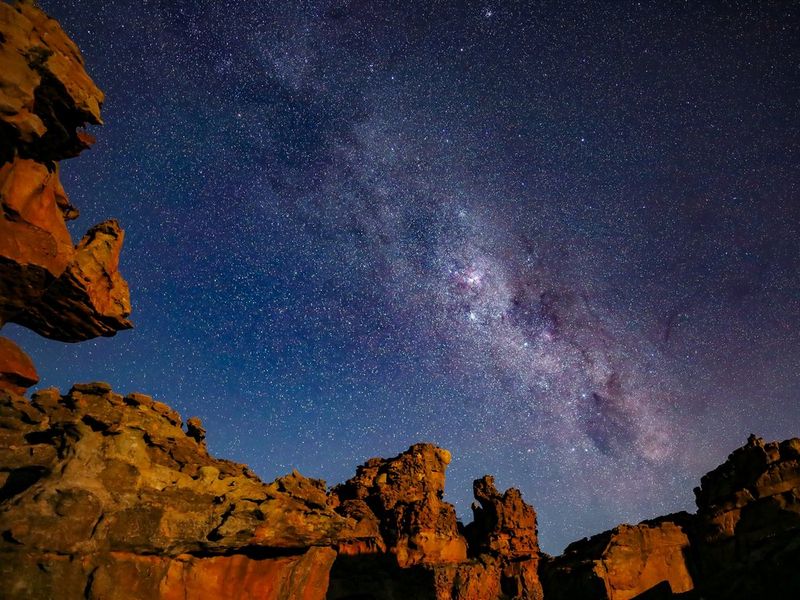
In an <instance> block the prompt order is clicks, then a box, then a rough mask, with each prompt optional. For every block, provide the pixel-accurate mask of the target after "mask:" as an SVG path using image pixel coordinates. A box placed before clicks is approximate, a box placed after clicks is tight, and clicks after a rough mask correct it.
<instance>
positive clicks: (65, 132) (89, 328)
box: [0, 2, 131, 389]
mask: <svg viewBox="0 0 800 600" xmlns="http://www.w3.org/2000/svg"><path fill="white" fill-rule="evenodd" d="M102 103H103V93H102V92H101V91H100V90H99V89H97V87H96V86H95V84H94V83H93V82H92V80H91V79H90V78H89V76H88V75H87V73H86V71H85V69H84V64H83V58H82V57H81V54H80V52H79V51H78V48H77V47H76V46H75V44H74V43H73V42H72V41H71V40H70V39H69V38H68V37H67V36H66V34H65V33H64V31H63V30H62V29H61V27H60V26H59V25H58V23H57V22H56V21H54V20H53V19H50V18H49V17H47V15H45V14H44V13H43V12H42V11H41V10H39V9H38V8H36V7H34V6H33V5H32V4H30V3H23V2H19V3H14V4H7V3H5V2H2V3H0V327H2V326H3V325H4V324H6V323H19V324H21V325H24V326H25V327H28V328H30V329H32V330H33V331H35V332H37V333H39V334H40V335H43V336H45V337H48V338H52V339H56V340H61V341H66V342H76V341H81V340H87V339H91V338H93V337H97V336H101V335H103V336H107V335H113V334H114V333H116V332H117V331H119V330H122V329H127V328H129V327H131V323H130V321H129V320H128V315H129V314H130V310H131V309H130V297H129V292H128V286H127V284H126V283H125V281H124V280H123V279H122V277H121V275H120V274H119V272H118V263H119V252H120V249H121V247H122V241H123V238H124V234H123V232H122V230H121V228H120V227H119V225H118V224H117V223H116V222H115V221H106V222H104V223H100V224H98V225H95V226H94V227H92V228H91V229H90V230H89V231H88V232H87V234H86V235H85V236H84V237H83V239H82V240H81V241H80V242H79V243H78V245H77V246H75V245H74V244H73V242H72V239H71V237H70V234H69V231H68V230H67V225H66V222H67V221H69V220H71V219H75V218H77V216H78V210H77V209H76V208H75V207H74V206H73V205H72V204H71V203H70V201H69V199H68V197H67V194H66V193H65V191H64V188H63V187H62V185H61V182H60V180H59V165H58V161H59V160H62V159H65V158H70V157H73V156H76V155H77V154H78V153H79V152H81V151H82V150H84V149H86V148H88V147H89V146H91V144H92V142H93V138H92V136H90V135H89V134H87V133H86V132H84V131H83V130H82V127H83V126H84V125H97V124H100V123H101V119H100V106H101V105H102ZM20 353H22V350H20V349H19V348H16V347H14V348H13V349H12V345H11V342H10V341H8V340H6V341H5V342H3V346H2V347H0V373H2V374H3V375H2V376H0V385H4V382H5V381H10V380H13V381H15V382H16V383H14V384H13V385H12V387H11V388H10V389H18V388H19V386H21V385H22V386H27V385H31V383H35V380H36V377H35V371H34V372H33V373H31V371H30V369H28V370H27V371H25V372H21V371H20V369H21V368H23V367H21V366H20V365H21V363H20V361H19V358H18V356H19V355H20ZM23 370H24V368H23ZM31 375H33V377H31Z"/></svg>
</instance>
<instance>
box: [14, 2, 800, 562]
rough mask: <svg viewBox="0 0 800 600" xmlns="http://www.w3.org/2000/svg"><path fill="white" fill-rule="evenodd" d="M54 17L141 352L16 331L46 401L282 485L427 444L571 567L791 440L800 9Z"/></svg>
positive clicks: (289, 9)
mask: <svg viewBox="0 0 800 600" xmlns="http://www.w3.org/2000/svg"><path fill="white" fill-rule="evenodd" d="M765 4H766V3H765ZM42 5H43V7H44V8H45V9H46V10H48V11H49V12H50V13H51V14H53V16H55V17H56V18H58V19H59V20H60V21H61V22H62V24H63V25H64V27H65V28H66V29H67V31H68V32H69V33H70V35H72V36H73V37H74V39H75V40H76V41H77V43H78V45H79V46H80V47H81V49H82V50H83V52H84V54H85V56H86V60H87V65H88V71H89V72H90V74H92V76H93V77H94V78H95V79H96V80H97V82H98V84H99V85H100V86H101V87H102V88H103V89H104V90H105V91H106V93H107V96H108V99H107V103H106V106H105V107H104V119H105V121H106V123H107V124H106V126H105V127H103V128H102V129H99V130H98V131H97V132H96V133H97V135H98V137H99V143H98V144H97V146H96V147H95V148H93V149H92V150H91V151H89V152H87V153H85V154H84V155H83V156H82V157H80V158H78V159H75V160H73V161H69V162H68V163H67V164H65V165H64V179H65V186H66V188H67V190H68V191H70V192H71V197H72V201H73V202H74V203H75V204H76V205H77V206H79V207H80V209H81V215H82V216H81V219H79V220H78V221H77V223H76V224H75V226H76V227H77V228H84V229H85V228H86V227H87V226H88V225H89V224H90V223H93V222H96V221H99V220H101V219H103V218H105V217H107V216H115V217H118V218H119V219H120V221H121V222H122V224H123V226H124V227H125V228H126V231H127V237H126V247H125V250H124V253H123V273H124V274H125V276H126V278H127V279H128V280H129V282H130V284H131V289H132V294H133V304H134V314H133V319H134V322H135V324H136V329H135V330H134V331H132V332H124V333H121V334H119V335H118V336H116V337H115V338H113V339H109V340H99V341H95V342H89V343H86V344H82V345H76V346H63V345H58V344H53V343H49V342H47V341H45V340H40V339H36V338H35V337H34V336H33V335H32V334H30V333H26V332H24V331H22V330H20V329H15V328H11V327H10V328H7V329H6V330H4V333H5V331H8V330H9V329H10V330H11V332H10V335H13V337H15V338H17V339H18V340H21V341H22V343H23V345H24V346H25V347H26V348H27V349H28V350H29V351H30V353H31V354H32V356H33V357H34V359H35V361H36V363H37V365H38V367H39V370H40V374H41V375H42V383H43V385H45V386H49V385H57V386H60V387H62V388H67V387H68V386H69V385H70V384H71V383H72V382H74V381H81V380H96V379H102V380H107V381H110V382H111V383H112V384H113V385H114V386H115V388H117V389H118V390H120V391H123V392H127V391H133V390H137V391H144V392H148V393H151V394H153V395H154V396H156V397H157V398H159V399H163V400H165V401H168V402H170V403H171V404H173V405H174V406H176V407H177V408H178V409H179V410H180V411H181V412H182V413H183V414H184V415H185V416H191V415H199V416H200V417H201V418H202V419H203V420H204V422H205V425H206V427H207V429H208V431H209V445H210V447H211V449H212V451H214V452H215V453H217V454H219V455H223V456H226V457H229V458H233V459H236V460H240V461H244V462H247V463H249V464H250V465H251V466H253V467H254V469H255V470H256V471H257V472H259V474H261V475H262V476H263V477H264V478H267V479H269V478H272V477H274V476H277V475H279V474H282V473H284V472H286V471H288V470H290V469H292V468H297V469H299V470H300V471H301V472H303V473H304V474H306V475H309V476H315V477H323V478H326V479H327V480H328V481H329V482H330V483H334V482H338V481H342V480H344V479H346V478H347V477H349V476H350V475H351V474H352V472H353V469H354V467H355V465H357V464H359V463H361V462H363V460H364V459H366V458H368V457H370V456H375V455H384V456H390V455H394V454H396V453H397V452H399V451H401V450H403V449H405V448H406V447H407V446H408V445H410V444H411V443H414V442H417V441H432V442H435V443H437V444H439V445H442V446H444V447H447V448H449V449H450V450H451V451H452V452H453V455H454V461H453V463H452V465H451V467H450V470H449V472H448V488H447V496H448V499H449V500H451V501H452V502H454V503H455V504H456V506H457V509H458V511H459V515H460V516H461V517H462V518H464V519H469V518H470V514H469V504H470V498H471V481H472V479H474V478H476V477H479V476H481V475H483V474H484V473H487V472H488V473H493V474H495V475H496V476H497V478H498V483H499V484H500V485H502V486H515V487H519V488H520V489H521V490H522V492H523V495H524V497H525V498H526V499H527V500H528V501H530V502H531V503H532V504H534V506H535V507H536V509H537V511H538V512H539V518H540V531H541V539H542V543H543V547H544V548H545V549H546V550H548V551H553V552H556V551H559V550H560V549H561V548H562V547H563V546H564V545H565V544H566V543H567V542H569V541H571V540H574V539H577V538H580V537H582V536H584V535H588V534H591V533H593V532H597V531H600V530H602V529H604V528H608V527H611V526H613V525H615V524H617V523H618V522H621V521H637V520H640V519H643V518H648V517H652V516H654V515H657V514H663V513H665V512H669V511H673V510H679V509H691V506H692V500H693V499H692V494H691V490H692V487H693V486H694V485H696V484H697V482H698V480H699V477H700V475H701V474H702V473H704V472H705V471H707V470H709V469H710V468H712V467H713V466H715V465H716V464H718V463H719V462H720V461H721V460H723V459H724V457H725V455H726V454H727V453H728V452H729V451H730V450H732V449H733V448H735V447H736V446H738V445H740V444H741V443H743V442H744V440H745V438H746V436H747V434H748V433H750V432H751V431H754V432H756V433H758V434H760V435H763V436H765V437H768V438H783V437H788V436H791V435H798V434H800V401H798V400H800V397H799V396H800V376H798V373H800V352H798V348H800V274H798V261H799V260H800V241H798V240H800V198H798V173H800V168H799V167H800V161H798V149H799V148H798V146H799V144H798V140H800V131H799V129H800V119H799V118H798V104H797V98H798V97H800V74H799V73H798V65H800V48H799V47H798V42H797V40H798V39H800V27H799V26H798V23H799V22H800V19H798V5H797V4H796V3H773V4H769V5H768V6H766V5H765V6H761V7H759V6H757V3H752V2H750V3H742V4H741V5H733V4H731V5H726V6H725V7H720V8H709V7H703V6H681V7H679V6H678V5H677V4H676V3H673V4H670V5H669V6H666V5H665V4H664V3H657V2H635V3H613V7H612V4H609V3H605V2H601V3H592V2H590V3H573V4H570V5H569V6H567V5H565V3H563V2H558V3H546V2H545V3H539V2H537V3H529V4H528V3H486V2H484V3H458V4H455V3H453V4H450V3H437V2H432V3H415V2H388V3H383V2H323V1H320V2H280V3H268V2H250V1H244V0H241V1H236V2H211V1H208V2H202V1H197V2H191V1H188V0H187V1H173V2H166V1H164V2H161V1H143V2H140V1H136V2H134V1H132V0H131V1H130V2H126V1H122V0H115V1H104V2H99V1H97V2H95V1H90V0H87V1H85V2H80V3H74V2H62V1H60V0H48V1H42ZM75 232H76V233H77V229H76V230H75Z"/></svg>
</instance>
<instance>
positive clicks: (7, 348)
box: [0, 336, 39, 394]
mask: <svg viewBox="0 0 800 600" xmlns="http://www.w3.org/2000/svg"><path fill="white" fill-rule="evenodd" d="M38 382H39V375H38V374H37V373H36V368H35V367H34V366H33V362H32V361H31V359H30V358H29V357H28V355H27V354H25V353H24V352H23V351H22V350H21V349H20V347H19V346H17V345H16V344H15V343H14V342H12V341H11V340H9V339H8V338H4V337H3V336H0V390H8V391H9V392H14V393H15V394H22V393H23V392H24V391H25V390H26V389H28V388H29V387H31V386H32V385H35V384H36V383H38Z"/></svg>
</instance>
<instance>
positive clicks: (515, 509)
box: [328, 444, 542, 600]
mask: <svg viewBox="0 0 800 600" xmlns="http://www.w3.org/2000/svg"><path fill="white" fill-rule="evenodd" d="M449 462H450V453H449V452H447V451H446V450H443V449H441V448H437V447H436V446H433V445H431V444H416V445H414V446H411V448H409V449H408V450H407V451H406V452H403V453H402V454H400V455H398V456H396V457H394V458H390V459H380V458H373V459H370V460H369V461H367V462H366V463H365V464H364V465H362V466H360V467H358V469H357V472H356V476H355V477H353V478H352V479H350V480H349V481H347V482H346V483H344V484H342V485H340V486H337V487H335V488H334V489H333V490H332V494H331V496H332V504H333V506H335V507H336V510H337V511H338V512H339V513H340V514H342V515H345V516H348V517H350V518H351V519H353V520H354V521H355V522H356V525H355V528H354V531H356V532H358V535H357V537H355V538H351V539H342V540H341V541H340V543H339V551H340V558H339V559H337V562H336V563H335V564H334V569H333V571H332V573H331V590H330V592H329V596H328V597H329V598H331V599H333V600H335V599H338V598H350V597H353V595H355V594H359V593H364V591H365V590H367V591H368V593H369V594H370V595H369V597H370V598H375V599H383V598H386V599H389V598H406V597H408V598H435V599H436V600H482V599H492V598H497V599H499V598H517V599H520V600H521V599H530V600H536V599H539V598H541V597H542V592H541V586H540V584H539V576H538V569H537V566H538V560H539V546H538V541H537V537H536V513H535V512H534V510H533V509H532V508H531V507H530V506H528V505H527V504H525V503H524V502H523V501H522V497H521V495H520V493H519V491H518V490H513V489H512V490H508V491H507V492H506V493H505V494H502V495H501V494H500V493H498V492H497V490H496V489H495V487H494V482H493V479H492V478H491V477H489V476H486V477H484V478H482V479H479V480H477V481H475V484H474V492H475V497H476V500H477V501H478V502H479V503H480V505H479V506H477V507H476V508H475V514H476V522H475V523H473V524H472V525H470V526H468V527H467V528H466V529H465V528H464V527H463V526H462V525H461V524H460V523H459V522H458V520H457V518H456V514H455V509H454V508H453V506H452V505H450V504H448V503H446V502H444V501H443V499H442V498H443V496H444V482H445V469H446V467H447V465H448V464H449ZM468 540H469V541H468Z"/></svg>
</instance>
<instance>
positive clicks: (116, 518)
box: [0, 383, 349, 598]
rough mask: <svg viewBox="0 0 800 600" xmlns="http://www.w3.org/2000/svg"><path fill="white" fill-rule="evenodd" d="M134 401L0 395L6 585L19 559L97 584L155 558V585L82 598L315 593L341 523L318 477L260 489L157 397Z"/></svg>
mask: <svg viewBox="0 0 800 600" xmlns="http://www.w3.org/2000/svg"><path fill="white" fill-rule="evenodd" d="M128 398H130V397H128ZM137 400H138V402H137V403H136V404H135V405H134V404H133V403H131V402H130V401H129V399H126V398H123V397H122V396H119V395H117V394H114V393H113V392H112V391H111V390H110V388H109V386H108V385H107V384H103V383H92V384H84V385H76V386H74V387H73V388H72V389H71V390H70V392H69V393H68V394H67V395H65V396H58V397H54V395H53V393H52V392H44V393H40V394H37V395H36V396H35V397H34V399H33V400H32V401H31V402H28V401H27V400H25V399H24V398H21V397H19V396H17V395H15V394H12V393H8V392H0V440H2V441H3V443H2V444H0V473H3V474H4V477H3V479H0V532H2V537H0V562H2V563H3V564H4V565H6V566H8V570H9V577H12V575H13V574H12V573H10V572H11V571H13V570H14V569H13V567H12V566H9V565H20V569H19V572H20V573H24V572H25V569H24V568H23V567H25V565H27V564H28V563H27V562H25V561H27V560H29V559H30V558H31V557H38V560H39V561H40V562H41V561H47V560H49V559H48V558H47V557H50V556H53V555H59V556H69V557H71V562H72V564H74V565H81V566H80V568H78V567H75V568H74V569H73V568H72V567H70V569H72V570H70V571H69V573H70V574H69V578H78V579H79V578H81V577H83V578H84V580H83V585H84V587H85V588H86V589H95V588H94V586H95V585H98V586H101V580H102V577H101V575H103V573H106V574H107V575H108V577H109V579H108V580H109V581H112V580H113V579H114V577H115V575H114V574H113V572H114V571H113V569H112V572H109V571H108V570H106V571H103V570H102V569H100V570H97V569H95V567H92V565H95V566H96V567H97V568H99V566H100V565H104V564H105V565H112V566H113V565H118V563H119V561H118V560H117V559H116V558H115V557H118V556H120V554H124V555H128V556H129V557H130V560H127V562H126V563H125V564H127V563H129V562H131V561H133V563H135V564H139V563H137V562H136V561H137V560H139V558H142V559H143V560H145V562H146V559H144V557H145V556H152V555H156V556H158V557H159V561H160V562H158V563H157V564H156V565H155V566H153V569H155V570H156V571H158V569H161V571H158V572H159V573H161V575H159V577H160V579H157V581H156V582H155V583H154V582H153V581H149V583H148V582H140V584H135V582H132V583H131V586H130V587H129V588H120V589H119V590H117V592H115V593H116V594H117V595H116V596H113V595H112V596H108V595H106V592H102V593H101V592H100V591H98V592H97V595H96V596H90V597H98V598H100V597H103V598H105V597H119V598H133V597H137V596H136V595H135V594H133V593H129V590H132V589H138V588H137V586H139V587H141V586H142V585H143V586H145V587H147V586H148V585H155V586H156V588H157V589H158V590H159V591H158V595H156V596H153V597H163V598H172V597H177V596H181V597H182V592H181V590H182V589H184V588H182V587H181V586H182V585H185V586H186V589H189V590H200V589H202V588H203V587H204V586H205V587H206V588H208V589H209V590H221V589H223V588H220V587H219V586H221V585H223V582H224V581H225V579H224V577H234V579H232V580H231V581H236V584H235V585H236V586H239V587H241V588H242V589H243V590H251V592H252V593H253V594H255V591H254V590H257V589H259V590H262V592H263V590H267V589H268V590H272V591H270V592H269V594H272V593H273V592H274V594H278V595H269V594H267V595H265V596H263V597H265V598H284V597H287V598H288V597H297V598H301V597H308V598H323V597H324V589H325V586H326V585H327V576H328V575H327V574H328V571H329V570H330V563H332V562H333V559H334V557H335V555H336V552H335V550H333V547H334V546H335V540H336V539H337V538H338V536H339V533H340V531H341V530H343V529H344V528H346V527H347V526H348V525H349V522H348V520H347V519H345V518H343V517H341V516H339V515H337V514H336V513H335V512H334V511H332V510H331V509H329V508H328V507H327V506H326V493H325V485H324V483H323V482H317V481H313V480H307V479H305V478H303V477H302V476H300V475H299V474H297V473H294V474H292V475H290V476H288V477H285V478H282V479H279V480H277V481H276V482H275V483H273V484H264V483H262V482H261V481H260V480H259V479H258V478H257V477H255V476H254V475H253V474H252V473H251V472H250V471H249V469H247V468H246V467H245V466H243V465H238V464H236V463H232V462H229V461H223V460H218V459H215V458H213V457H211V456H210V455H209V454H208V452H207V450H206V448H205V445H204V444H203V443H200V442H199V441H198V440H197V439H196V437H191V436H189V435H188V434H187V433H185V432H184V431H183V430H182V429H181V420H180V417H179V416H177V414H176V413H174V411H171V410H169V409H167V410H165V406H164V405H163V404H162V403H159V402H155V401H152V400H151V401H149V403H148V402H146V401H144V399H143V397H137ZM17 448H21V449H22V450H23V452H19V451H17ZM38 448H45V449H47V450H46V451H41V450H37V451H34V450H35V449H38ZM316 547H321V548H320V549H319V550H315V549H314V548H316ZM186 555H191V556H186ZM223 555H224V556H223ZM229 555H230V556H229ZM205 557H208V558H205ZM273 559H274V560H273ZM20 561H21V562H20ZM123 562H125V561H123ZM140 562H141V561H140ZM59 564H61V563H59ZM159 565H160V566H159ZM259 565H261V566H259ZM140 566H141V565H140ZM156 567H158V569H156ZM25 568H27V567H25ZM104 568H106V567H104ZM108 568H111V567H107V569H108ZM114 568H116V567H114ZM120 568H122V567H120ZM75 569H77V570H75ZM125 569H128V571H126V572H129V571H130V570H131V569H133V572H136V573H140V572H141V570H137V569H139V567H136V568H133V567H130V568H129V567H125ZM68 570H69V569H68ZM123 570H124V569H123ZM156 571H152V572H153V573H155V572H156ZM268 572H269V573H272V575H271V576H270V577H267V576H266V575H265V573H268ZM259 573H261V575H259ZM103 576H105V575H103ZM39 577H40V578H43V577H46V575H45V574H39ZM97 577H101V579H97ZM235 577H241V578H242V579H241V581H237V580H235ZM265 577H267V579H265ZM12 579H13V581H15V583H14V589H19V590H20V592H19V594H18V595H15V596H11V597H17V598H23V597H29V596H28V595H27V594H28V593H29V592H30V589H31V588H30V587H29V585H32V584H28V583H25V582H24V581H19V580H17V579H16V578H15V577H12ZM266 581H273V583H274V585H273V586H272V587H269V586H267V585H266V583H265V582H266ZM279 581H281V582H282V583H280V585H278V583H275V582H279ZM215 582H216V583H215ZM315 582H316V583H315ZM230 584H231V583H230V581H229V582H228V583H226V584H225V585H230ZM37 585H38V584H37ZM270 585H272V584H270ZM215 586H217V587H215ZM265 586H266V587H265ZM156 588H153V589H156ZM37 589H39V588H37ZM41 589H45V588H41ZM82 589H83V588H82ZM97 589H98V590H100V589H104V588H102V587H100V588H97ZM142 589H144V588H142ZM148 589H149V588H148ZM287 590H288V591H287ZM303 590H307V591H303ZM262 592H259V593H262ZM290 592H291V594H294V595H291V594H290V595H288V596H287V595H285V594H289V593H290ZM209 593H210V592H209ZM243 593H244V592H243ZM248 593H250V592H248ZM264 593H265V592H264ZM281 594H283V595H281ZM303 594H306V595H305V596H304V595H303ZM220 595H224V594H220ZM43 597H46V596H43ZM212 597H214V596H212ZM216 597H219V596H216ZM241 597H249V596H247V595H243V596H241ZM253 597H262V596H255V595H254V596H253Z"/></svg>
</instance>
